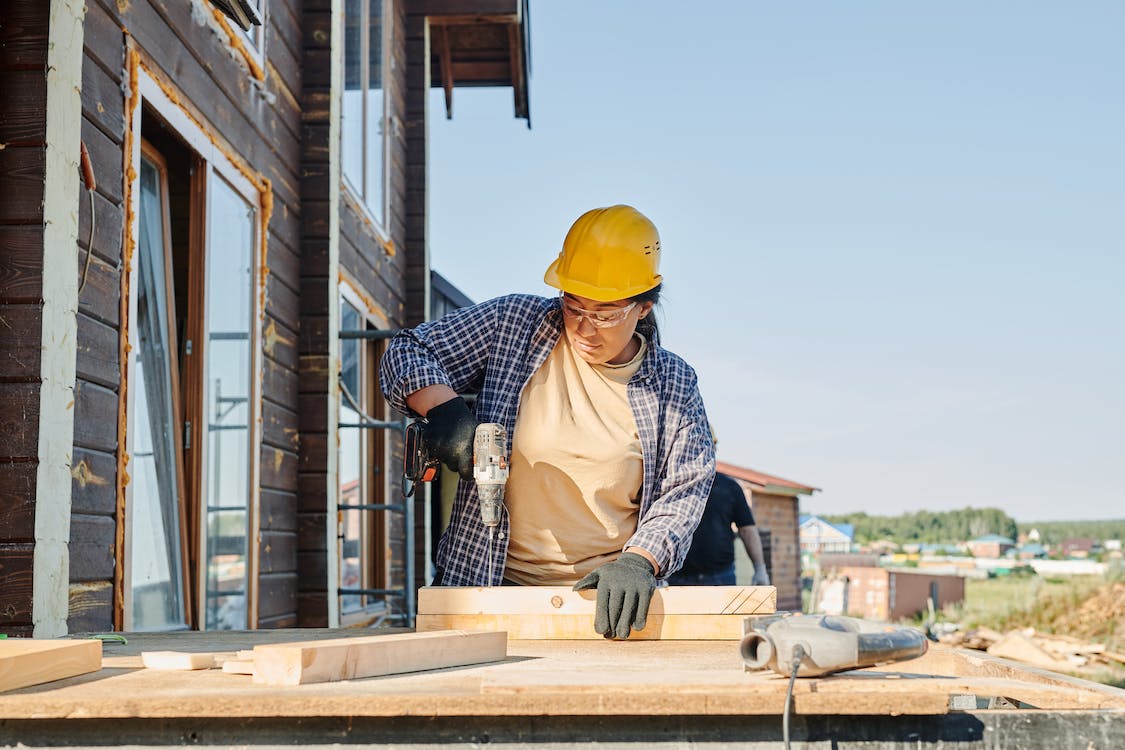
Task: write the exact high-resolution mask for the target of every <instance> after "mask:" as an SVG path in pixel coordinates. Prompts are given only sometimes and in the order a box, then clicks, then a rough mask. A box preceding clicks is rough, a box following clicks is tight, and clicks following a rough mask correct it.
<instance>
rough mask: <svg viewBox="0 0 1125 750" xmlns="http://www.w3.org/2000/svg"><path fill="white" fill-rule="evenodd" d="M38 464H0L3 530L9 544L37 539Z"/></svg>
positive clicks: (4, 462)
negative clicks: (36, 487) (36, 495)
mask: <svg viewBox="0 0 1125 750" xmlns="http://www.w3.org/2000/svg"><path fill="white" fill-rule="evenodd" d="M38 468H39V462H38V461H18V462H9V461H3V462H0V498H3V501H2V502H0V529H3V530H4V531H3V539H4V541H6V542H31V541H34V539H35V473H36V471H37V470H38Z"/></svg>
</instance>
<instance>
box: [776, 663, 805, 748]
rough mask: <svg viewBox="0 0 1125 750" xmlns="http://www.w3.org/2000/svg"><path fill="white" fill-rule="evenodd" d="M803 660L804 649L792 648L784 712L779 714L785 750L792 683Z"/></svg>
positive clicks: (787, 740) (787, 743)
mask: <svg viewBox="0 0 1125 750" xmlns="http://www.w3.org/2000/svg"><path fill="white" fill-rule="evenodd" d="M804 659H805V649H804V647H803V646H802V645H801V644H799V643H798V644H797V645H796V646H794V647H793V671H792V672H791V673H790V675H789V689H788V690H786V691H785V711H784V712H783V713H782V714H781V736H782V738H783V739H784V740H785V750H789V708H790V706H791V705H792V703H793V683H795V682H796V681H797V670H798V669H800V668H801V662H802V661H804Z"/></svg>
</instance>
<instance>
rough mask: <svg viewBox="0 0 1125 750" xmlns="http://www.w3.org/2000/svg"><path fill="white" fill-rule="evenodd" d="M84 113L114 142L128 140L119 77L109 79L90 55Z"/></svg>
mask: <svg viewBox="0 0 1125 750" xmlns="http://www.w3.org/2000/svg"><path fill="white" fill-rule="evenodd" d="M82 114H83V115H84V116H85V117H87V118H89V119H90V121H92V122H93V123H94V124H95V125H97V126H98V129H100V130H101V131H102V132H103V133H105V134H106V135H108V136H109V137H110V138H111V139H112V140H113V142H114V143H118V144H120V143H121V141H122V139H123V138H124V137H125V95H124V94H123V93H122V91H121V81H120V78H118V79H114V78H112V77H110V75H109V74H107V73H106V72H105V71H104V70H102V68H101V67H99V66H98V64H97V63H95V62H94V61H93V58H91V57H89V56H87V57H85V58H84V59H83V61H82ZM83 187H85V185H83Z"/></svg>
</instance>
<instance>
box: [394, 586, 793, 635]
mask: <svg viewBox="0 0 1125 750" xmlns="http://www.w3.org/2000/svg"><path fill="white" fill-rule="evenodd" d="M596 602H597V594H596V592H594V591H592V590H587V591H572V590H571V589H570V588H569V587H566V586H495V587H463V588H457V587H427V588H423V589H421V590H420V591H419V592H418V617H417V621H416V622H417V628H418V630H419V632H423V631H431V630H443V629H448V628H484V629H489V630H492V629H496V630H506V631H507V632H508V636H509V637H510V638H512V639H515V640H541V639H546V640H556V639H560V640H561V639H566V640H588V639H600V638H602V636H601V635H600V634H599V633H596V632H595V631H594V625H593V622H594V609H595V605H596ZM776 611H777V589H776V588H774V587H773V586H669V587H666V588H660V589H657V590H656V591H655V592H654V593H653V597H652V602H651V603H650V605H649V611H648V622H647V624H646V626H645V629H644V630H640V631H636V632H634V633H633V634H632V635H631V636H630V639H636V640H655V639H659V640H737V639H740V638H741V637H742V623H743V619H744V618H745V617H746V616H747V615H764V614H772V613H774V612H776Z"/></svg>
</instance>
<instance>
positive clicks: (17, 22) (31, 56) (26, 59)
mask: <svg viewBox="0 0 1125 750" xmlns="http://www.w3.org/2000/svg"><path fill="white" fill-rule="evenodd" d="M50 12H51V7H50V3H4V16H3V23H0V67H4V68H34V67H38V68H40V73H42V72H43V70H42V69H43V68H44V67H46V65H47V29H48V25H49V18H50Z"/></svg>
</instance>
